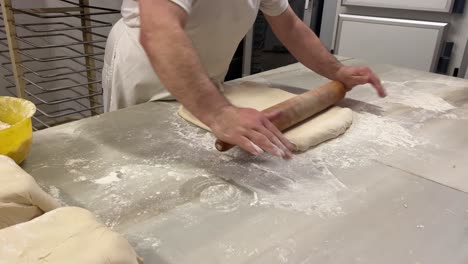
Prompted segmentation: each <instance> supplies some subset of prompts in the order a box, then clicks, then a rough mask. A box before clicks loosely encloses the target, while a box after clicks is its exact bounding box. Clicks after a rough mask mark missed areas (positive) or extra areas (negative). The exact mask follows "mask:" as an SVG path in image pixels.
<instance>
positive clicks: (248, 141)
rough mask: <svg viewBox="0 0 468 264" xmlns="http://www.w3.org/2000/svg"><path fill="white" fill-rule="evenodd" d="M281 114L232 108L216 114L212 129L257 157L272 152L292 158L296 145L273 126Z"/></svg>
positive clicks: (225, 140) (278, 155)
mask: <svg viewBox="0 0 468 264" xmlns="http://www.w3.org/2000/svg"><path fill="white" fill-rule="evenodd" d="M280 114H281V113H280V112H277V113H272V114H264V113H262V112H259V111H257V110H255V109H251V108H238V107H235V106H232V105H229V106H225V107H223V108H222V109H221V110H220V111H219V112H218V113H216V116H215V117H214V118H213V122H211V124H210V128H211V130H212V132H213V134H214V135H215V136H216V137H217V138H218V139H220V140H222V141H224V142H226V143H230V144H233V145H237V146H239V147H241V148H242V149H244V150H246V151H248V152H250V153H252V154H254V155H260V154H262V153H264V152H268V153H270V154H272V155H275V156H277V157H281V158H283V159H290V158H291V157H292V151H293V150H294V145H293V144H292V143H291V142H290V141H289V140H288V139H287V138H286V137H285V136H284V135H283V134H282V133H281V132H280V131H279V130H278V128H276V127H275V125H273V124H272V123H271V121H272V120H274V119H276V118H278V116H279V115H280Z"/></svg>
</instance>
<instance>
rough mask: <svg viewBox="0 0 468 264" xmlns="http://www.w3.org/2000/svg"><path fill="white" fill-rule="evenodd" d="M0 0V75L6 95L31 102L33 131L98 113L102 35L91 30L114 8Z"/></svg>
mask: <svg viewBox="0 0 468 264" xmlns="http://www.w3.org/2000/svg"><path fill="white" fill-rule="evenodd" d="M0 1H1V4H2V14H1V16H0V19H1V21H2V22H3V23H0V75H1V76H3V80H4V81H5V82H6V83H7V86H6V90H7V91H8V93H10V94H11V95H12V96H18V97H24V98H26V99H28V100H31V101H32V102H33V103H35V104H36V106H37V113H36V115H35V116H34V118H33V126H34V129H35V130H39V129H44V128H47V127H51V126H54V125H58V124H62V123H66V122H69V121H73V120H77V119H81V118H85V117H89V116H92V115H96V114H99V113H102V110H103V106H102V103H101V102H102V87H101V68H102V65H103V55H104V49H105V42H106V39H107V36H106V35H104V34H102V32H101V33H98V32H96V29H99V30H103V29H109V28H110V27H111V26H112V23H111V22H109V21H105V20H104V19H103V18H102V16H104V15H111V14H119V13H120V11H119V10H113V9H109V8H104V7H97V6H92V5H90V4H89V0H76V2H73V1H69V0H55V1H57V2H60V4H61V5H66V7H57V8H31V9H18V8H15V7H14V6H13V7H12V4H11V1H12V0H0ZM96 17H101V18H100V19H96ZM25 19H27V20H28V21H27V23H25V22H24V20H25ZM116 19H118V17H117V16H116V18H115V20H116ZM31 20H32V21H31ZM15 21H17V22H15Z"/></svg>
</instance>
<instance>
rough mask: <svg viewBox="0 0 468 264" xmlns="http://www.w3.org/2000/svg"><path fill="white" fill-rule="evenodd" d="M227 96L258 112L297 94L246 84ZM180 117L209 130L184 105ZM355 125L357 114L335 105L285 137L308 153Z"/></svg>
mask: <svg viewBox="0 0 468 264" xmlns="http://www.w3.org/2000/svg"><path fill="white" fill-rule="evenodd" d="M224 95H225V96H226V98H227V99H228V100H229V101H230V102H231V103H232V104H233V105H235V106H238V107H247V108H254V109H256V110H258V111H262V110H265V109H267V108H269V107H270V106H273V105H276V104H278V103H281V102H283V101H285V100H288V99H290V98H292V97H294V96H296V95H295V94H292V93H288V92H286V91H283V90H280V89H277V88H273V87H269V86H267V85H266V84H260V83H254V82H243V83H241V84H239V85H236V86H227V87H225V91H224ZM178 113H179V115H180V116H181V117H182V118H183V119H185V120H187V121H188V122H190V123H192V124H195V125H197V126H199V127H201V128H203V129H205V130H208V131H209V130H210V129H209V128H208V127H207V126H206V125H205V124H203V123H202V122H201V121H200V120H198V119H197V118H196V117H194V116H193V115H192V114H191V113H190V112H189V111H187V109H185V108H184V107H183V106H181V107H180V108H179V111H178ZM352 122H353V111H352V110H351V109H349V108H341V107H338V106H334V107H332V108H330V109H328V110H326V111H324V112H322V113H320V114H318V115H315V116H314V117H312V118H310V119H308V120H306V121H305V122H302V123H301V124H299V125H297V126H295V127H293V128H291V129H289V130H287V131H286V132H285V133H284V135H285V136H286V138H288V139H289V140H290V141H291V142H292V143H293V144H295V145H296V151H306V150H307V149H309V148H310V147H313V146H316V145H318V144H320V143H322V142H324V141H327V140H329V139H332V138H335V137H338V136H339V135H341V134H343V133H344V132H345V131H346V130H347V129H348V128H349V127H350V126H351V124H352Z"/></svg>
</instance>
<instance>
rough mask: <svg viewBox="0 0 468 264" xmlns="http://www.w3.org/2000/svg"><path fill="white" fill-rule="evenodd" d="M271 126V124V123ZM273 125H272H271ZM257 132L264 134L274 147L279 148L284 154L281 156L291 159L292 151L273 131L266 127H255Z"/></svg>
mask: <svg viewBox="0 0 468 264" xmlns="http://www.w3.org/2000/svg"><path fill="white" fill-rule="evenodd" d="M266 123H269V122H266ZM272 126H273V125H272ZM273 127H274V126H273ZM256 130H257V131H258V132H259V133H261V134H263V135H264V136H266V137H267V138H268V139H269V140H270V141H271V142H272V143H273V144H274V145H275V146H276V147H278V148H280V149H281V150H282V151H283V153H284V156H283V157H282V158H284V159H291V158H292V153H291V151H290V150H289V149H288V147H286V146H285V145H284V144H283V142H281V140H280V139H279V138H278V137H277V136H276V135H275V134H274V132H273V131H270V130H268V129H267V128H266V127H264V126H263V127H259V128H257V129H256Z"/></svg>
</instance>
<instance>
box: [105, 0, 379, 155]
mask: <svg viewBox="0 0 468 264" xmlns="http://www.w3.org/2000/svg"><path fill="white" fill-rule="evenodd" d="M259 10H261V11H262V12H263V14H264V15H265V17H266V20H267V21H268V23H269V25H270V26H271V28H272V29H273V32H274V33H275V35H276V36H277V37H278V38H279V39H280V41H281V42H282V43H283V44H284V45H285V46H286V47H287V48H288V50H289V51H290V52H291V53H292V54H293V55H294V57H295V58H296V59H297V60H298V61H300V62H301V63H302V64H304V65H305V66H306V67H308V68H309V69H311V70H313V71H315V72H317V73H319V74H321V75H323V76H324V77H326V78H328V79H331V80H336V81H340V82H342V83H343V84H344V85H345V86H346V88H347V89H352V88H353V87H354V86H356V85H360V84H366V83H370V84H371V85H372V86H373V87H374V88H375V89H376V90H377V92H378V94H379V95H380V96H385V91H384V88H383V87H382V85H381V83H380V80H379V78H378V77H377V76H376V75H375V74H374V73H373V72H372V71H371V70H370V69H369V68H367V67H349V66H344V65H342V64H341V63H340V62H339V61H337V60H336V59H335V57H334V56H333V55H332V54H330V53H329V52H328V50H327V49H326V48H325V47H324V46H323V45H322V43H321V42H320V40H319V39H318V37H317V36H316V35H315V34H314V32H313V31H312V30H311V29H310V28H309V27H308V26H306V25H305V24H304V23H303V22H302V21H301V20H300V19H299V18H298V17H297V16H296V14H295V13H294V12H293V11H292V9H291V7H290V6H289V4H288V0H140V1H135V0H123V4H122V16H123V18H122V19H121V20H120V21H118V22H117V23H116V25H114V27H113V28H112V30H111V33H110V35H109V38H108V42H107V45H106V54H105V62H104V69H103V88H104V104H105V106H104V107H105V111H113V110H117V109H120V108H124V107H127V106H130V105H135V104H139V103H144V102H148V101H151V100H170V99H174V98H175V99H177V100H178V101H179V102H180V103H181V104H183V105H184V106H185V107H186V108H187V109H188V110H189V111H190V112H191V113H192V114H193V115H194V116H196V117H197V118H198V119H199V120H200V121H202V122H203V123H204V124H206V125H207V126H208V127H210V129H211V130H212V132H213V133H214V135H215V136H216V137H217V138H219V139H220V140H223V141H224V142H227V143H231V144H234V145H238V146H240V147H241V148H243V149H244V150H246V151H248V152H250V153H252V154H254V155H259V154H262V153H264V152H268V153H270V154H273V155H275V156H278V157H282V158H284V159H288V158H291V155H292V154H291V151H292V150H293V148H294V146H293V145H292V143H291V142H289V141H288V140H287V139H286V138H285V137H284V135H283V134H282V133H281V132H280V131H279V130H278V129H277V128H276V127H275V126H274V125H273V124H272V123H271V120H273V119H274V118H275V117H277V116H278V115H280V114H281V113H272V114H269V115H266V114H264V113H261V112H259V111H256V110H254V109H249V108H238V107H235V106H233V105H231V104H230V103H229V102H228V101H227V100H226V99H225V98H224V97H223V95H222V94H221V93H220V91H219V87H220V85H221V83H222V82H223V80H224V77H225V75H226V73H227V71H228V68H229V64H230V61H231V59H232V56H233V55H234V52H235V51H236V48H237V46H238V45H239V43H240V41H241V40H242V39H243V37H244V36H245V34H246V33H247V31H248V30H249V29H250V28H251V27H252V25H253V23H254V21H255V18H256V16H257V13H258V11H259Z"/></svg>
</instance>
